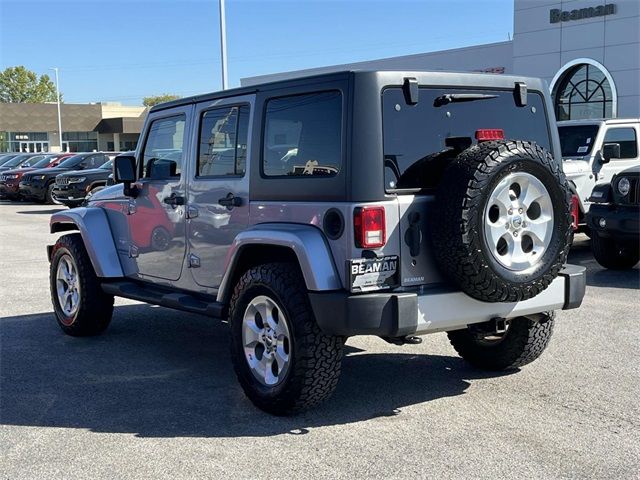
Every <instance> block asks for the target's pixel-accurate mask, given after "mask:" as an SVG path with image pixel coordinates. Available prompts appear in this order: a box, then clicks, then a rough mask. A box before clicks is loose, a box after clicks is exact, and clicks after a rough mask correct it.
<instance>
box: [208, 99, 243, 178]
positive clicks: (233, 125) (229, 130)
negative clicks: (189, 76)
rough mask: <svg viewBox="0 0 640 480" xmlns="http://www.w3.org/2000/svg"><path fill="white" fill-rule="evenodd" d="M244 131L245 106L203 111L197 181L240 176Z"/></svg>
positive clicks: (241, 171) (241, 172) (241, 173)
mask: <svg viewBox="0 0 640 480" xmlns="http://www.w3.org/2000/svg"><path fill="white" fill-rule="evenodd" d="M248 127H249V107H248V106H246V105H243V106H239V107H238V106H233V107H223V108H216V109H213V110H208V111H206V112H205V113H204V114H203V115H202V122H201V125H200V145H199V149H198V170H197V171H198V177H218V176H228V175H238V176H242V175H244V173H245V171H246V165H247V132H248Z"/></svg>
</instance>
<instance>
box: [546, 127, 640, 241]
mask: <svg viewBox="0 0 640 480" xmlns="http://www.w3.org/2000/svg"><path fill="white" fill-rule="evenodd" d="M558 131H559V133H560V144H561V146H562V159H563V162H562V163H563V169H564V173H565V175H566V176H567V179H568V180H569V184H570V186H571V189H572V191H573V198H572V202H571V207H572V208H571V212H572V216H573V222H574V230H578V231H587V229H586V224H585V215H586V213H587V212H588V211H589V206H590V202H589V200H588V199H589V197H590V196H591V192H592V191H593V187H595V186H596V185H597V184H601V183H609V182H611V179H612V178H613V176H614V175H615V174H616V173H619V172H621V171H622V170H625V169H627V168H629V167H632V166H634V165H640V156H639V153H638V151H639V149H638V138H639V137H640V118H614V119H608V120H604V119H591V120H568V121H564V122H558ZM587 233H588V232H587Z"/></svg>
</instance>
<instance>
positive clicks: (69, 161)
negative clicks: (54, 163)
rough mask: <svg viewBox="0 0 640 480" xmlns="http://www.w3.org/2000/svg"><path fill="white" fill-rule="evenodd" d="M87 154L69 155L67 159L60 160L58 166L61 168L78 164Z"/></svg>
mask: <svg viewBox="0 0 640 480" xmlns="http://www.w3.org/2000/svg"><path fill="white" fill-rule="evenodd" d="M85 157H86V155H74V156H73V157H69V158H67V159H66V160H64V161H62V162H60V163H59V164H58V167H60V168H72V167H75V166H76V165H78V164H79V163H80V162H81V161H82V160H83V159H84V158H85Z"/></svg>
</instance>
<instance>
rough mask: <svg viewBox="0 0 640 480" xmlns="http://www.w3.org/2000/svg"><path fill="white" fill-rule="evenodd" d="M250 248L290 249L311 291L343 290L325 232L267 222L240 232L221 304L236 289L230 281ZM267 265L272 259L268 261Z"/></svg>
mask: <svg viewBox="0 0 640 480" xmlns="http://www.w3.org/2000/svg"><path fill="white" fill-rule="evenodd" d="M250 245H273V246H279V247H286V248H290V249H291V250H292V251H293V253H294V254H295V255H296V258H297V259H298V263H299V265H300V270H301V271H302V276H303V277H304V280H305V283H306V285H307V289H308V290H311V291H324V290H339V289H341V288H342V283H341V282H340V277H339V276H338V273H337V271H336V266H335V265H334V262H333V258H332V255H331V251H330V250H329V246H328V245H327V243H326V241H325V238H324V235H323V234H322V232H321V231H320V230H319V229H317V228H316V227H314V226H312V225H299V224H285V223H267V224H260V225H255V226H253V227H251V228H249V229H247V230H245V231H244V232H242V233H240V234H239V235H238V236H237V237H236V239H235V241H234V242H233V244H232V245H231V248H230V249H229V253H228V255H227V261H226V267H225V275H224V278H223V279H222V283H221V285H220V289H219V290H218V298H217V300H218V302H224V301H225V300H226V299H227V298H228V295H229V294H230V292H231V289H233V285H231V284H230V279H231V278H232V276H233V272H234V269H235V267H236V264H237V262H238V260H239V258H240V256H241V254H242V250H243V249H244V248H245V247H247V246H250ZM264 261H265V262H268V261H269V259H268V258H265V259H264Z"/></svg>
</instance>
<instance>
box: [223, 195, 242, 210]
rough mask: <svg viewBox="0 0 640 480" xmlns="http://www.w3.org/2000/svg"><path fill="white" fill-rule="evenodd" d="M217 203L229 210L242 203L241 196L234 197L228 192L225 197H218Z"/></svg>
mask: <svg viewBox="0 0 640 480" xmlns="http://www.w3.org/2000/svg"><path fill="white" fill-rule="evenodd" d="M218 204H219V205H222V206H223V207H227V208H228V209H229V210H231V209H232V208H233V207H239V206H241V205H242V198H241V197H236V196H235V195H234V194H233V193H231V192H229V193H228V194H227V196H226V197H222V198H219V199H218Z"/></svg>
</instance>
